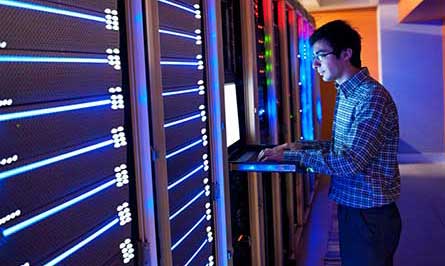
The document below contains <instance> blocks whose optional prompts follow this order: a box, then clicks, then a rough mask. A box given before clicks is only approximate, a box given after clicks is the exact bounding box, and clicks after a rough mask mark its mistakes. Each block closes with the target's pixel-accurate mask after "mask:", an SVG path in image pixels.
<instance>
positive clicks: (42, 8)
mask: <svg viewBox="0 0 445 266" xmlns="http://www.w3.org/2000/svg"><path fill="white" fill-rule="evenodd" d="M0 5H4V6H10V7H18V8H23V9H30V10H34V11H42V12H46V13H52V14H58V15H64V16H68V17H76V18H82V19H88V20H94V21H98V22H103V23H105V22H106V20H105V18H103V17H98V16H92V15H88V14H84V13H79V12H74V11H68V10H63V9H59V8H53V7H48V6H42V5H36V4H31V3H25V2H20V1H9V0H0Z"/></svg>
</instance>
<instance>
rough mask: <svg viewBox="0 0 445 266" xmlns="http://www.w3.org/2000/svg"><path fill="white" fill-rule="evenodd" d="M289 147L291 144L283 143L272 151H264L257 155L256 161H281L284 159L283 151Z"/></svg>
mask: <svg viewBox="0 0 445 266" xmlns="http://www.w3.org/2000/svg"><path fill="white" fill-rule="evenodd" d="M291 145H292V144H289V143H285V144H282V145H278V146H276V147H273V148H272V149H264V150H262V151H261V152H260V153H259V154H258V161H261V162H264V161H282V160H283V158H284V150H286V149H289V148H291Z"/></svg>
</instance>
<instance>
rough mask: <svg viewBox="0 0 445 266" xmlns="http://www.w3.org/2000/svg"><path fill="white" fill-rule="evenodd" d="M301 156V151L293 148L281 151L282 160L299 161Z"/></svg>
mask: <svg viewBox="0 0 445 266" xmlns="http://www.w3.org/2000/svg"><path fill="white" fill-rule="evenodd" d="M302 158H303V153H302V151H293V150H286V151H284V153H283V159H284V161H291V162H298V163H299V162H301V160H302Z"/></svg>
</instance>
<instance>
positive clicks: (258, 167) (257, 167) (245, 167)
mask: <svg viewBox="0 0 445 266" xmlns="http://www.w3.org/2000/svg"><path fill="white" fill-rule="evenodd" d="M236 170H237V171H246V172H284V173H288V172H289V173H290V172H295V171H296V170H297V167H296V166H295V165H293V164H259V163H253V164H248V163H243V164H239V165H237V166H236Z"/></svg>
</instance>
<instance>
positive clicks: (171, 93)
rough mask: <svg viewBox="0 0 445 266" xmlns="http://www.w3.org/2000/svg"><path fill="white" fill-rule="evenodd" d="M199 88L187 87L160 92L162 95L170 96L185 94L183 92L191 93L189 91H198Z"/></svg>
mask: <svg viewBox="0 0 445 266" xmlns="http://www.w3.org/2000/svg"><path fill="white" fill-rule="evenodd" d="M199 91H200V89H199V88H196V89H188V90H180V91H171V92H164V93H162V96H172V95H178V94H185V93H191V92H199Z"/></svg>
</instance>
